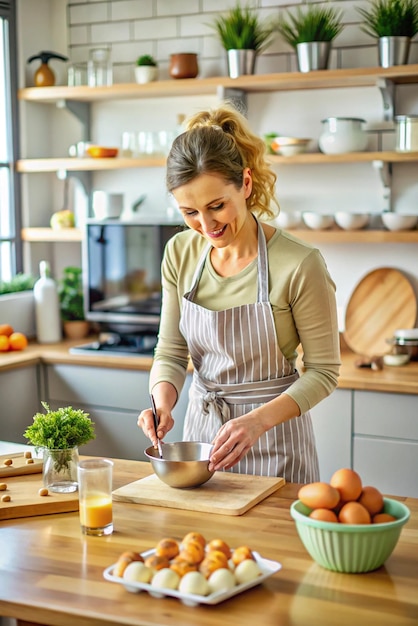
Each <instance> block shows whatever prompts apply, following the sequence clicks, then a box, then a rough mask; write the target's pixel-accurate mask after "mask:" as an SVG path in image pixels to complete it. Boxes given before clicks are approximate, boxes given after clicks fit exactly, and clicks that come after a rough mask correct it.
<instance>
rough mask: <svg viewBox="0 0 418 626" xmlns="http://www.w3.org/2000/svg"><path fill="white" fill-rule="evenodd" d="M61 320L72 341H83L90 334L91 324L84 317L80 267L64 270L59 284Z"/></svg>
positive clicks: (67, 335) (70, 267) (66, 333)
mask: <svg viewBox="0 0 418 626" xmlns="http://www.w3.org/2000/svg"><path fill="white" fill-rule="evenodd" d="M58 296H59V301H60V312H61V320H62V322H63V328H64V334H65V335H66V337H68V338H70V339H82V338H83V337H86V336H87V335H88V333H89V323H88V321H87V320H86V318H85V315H84V294H83V281H82V270H81V268H80V267H73V266H69V267H66V268H64V272H63V277H62V279H61V280H60V281H59V283H58Z"/></svg>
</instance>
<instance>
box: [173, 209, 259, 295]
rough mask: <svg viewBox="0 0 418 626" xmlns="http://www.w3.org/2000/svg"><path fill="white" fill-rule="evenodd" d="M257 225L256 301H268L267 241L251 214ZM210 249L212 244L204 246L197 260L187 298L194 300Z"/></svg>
mask: <svg viewBox="0 0 418 626" xmlns="http://www.w3.org/2000/svg"><path fill="white" fill-rule="evenodd" d="M253 217H254V219H255V221H256V222H257V226H258V257H257V265H258V287H257V302H269V282H268V255H267V243H266V237H265V235H264V230H263V227H262V225H261V224H260V222H259V221H258V220H257V218H256V217H255V216H253ZM211 249H212V244H210V243H208V245H207V246H206V247H205V248H204V250H203V252H202V254H201V256H200V259H199V261H198V264H197V267H196V270H195V273H194V275H193V278H192V284H191V287H190V290H189V291H188V292H186V294H185V295H187V296H188V299H189V300H192V301H193V300H194V297H195V293H196V289H197V286H198V284H199V280H200V278H201V276H202V272H203V268H204V266H205V262H206V258H207V256H208V254H209V253H210V250H211Z"/></svg>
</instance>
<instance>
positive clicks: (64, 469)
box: [42, 448, 78, 493]
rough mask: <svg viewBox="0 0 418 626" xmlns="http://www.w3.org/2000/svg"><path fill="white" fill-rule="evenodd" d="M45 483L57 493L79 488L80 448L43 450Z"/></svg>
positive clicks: (69, 491) (70, 491) (45, 485)
mask: <svg viewBox="0 0 418 626" xmlns="http://www.w3.org/2000/svg"><path fill="white" fill-rule="evenodd" d="M43 460H44V463H43V469H42V476H43V483H44V487H47V489H49V491H53V492H55V493H73V492H74V491H77V489H78V482H77V466H78V448H68V449H64V450H62V449H60V450H56V449H50V448H44V451H43Z"/></svg>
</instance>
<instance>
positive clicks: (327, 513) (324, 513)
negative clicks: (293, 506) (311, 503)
mask: <svg viewBox="0 0 418 626" xmlns="http://www.w3.org/2000/svg"><path fill="white" fill-rule="evenodd" d="M309 517H310V518H312V519H316V520H319V521H320V522H337V523H338V517H337V516H336V514H335V513H334V511H331V509H314V510H313V511H311V513H310V514H309Z"/></svg>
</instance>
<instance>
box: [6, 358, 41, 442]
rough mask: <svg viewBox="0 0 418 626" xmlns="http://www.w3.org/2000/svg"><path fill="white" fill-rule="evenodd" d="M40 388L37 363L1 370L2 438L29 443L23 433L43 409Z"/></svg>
mask: <svg viewBox="0 0 418 626" xmlns="http://www.w3.org/2000/svg"><path fill="white" fill-rule="evenodd" d="M38 389H39V366H37V365H33V366H30V367H22V368H19V369H11V370H7V371H4V372H1V373H0V398H1V402H0V440H2V441H13V442H15V443H25V444H27V443H28V440H27V439H25V437H24V436H23V433H24V432H25V430H26V428H27V427H28V426H30V424H32V418H33V416H34V415H35V413H37V412H38V411H42V410H43V409H42V406H41V402H40V397H39V391H38Z"/></svg>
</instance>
